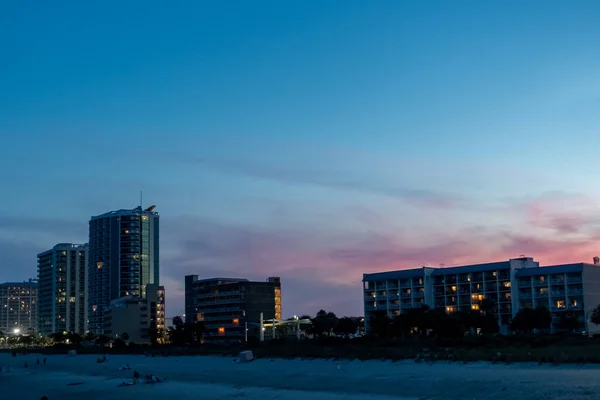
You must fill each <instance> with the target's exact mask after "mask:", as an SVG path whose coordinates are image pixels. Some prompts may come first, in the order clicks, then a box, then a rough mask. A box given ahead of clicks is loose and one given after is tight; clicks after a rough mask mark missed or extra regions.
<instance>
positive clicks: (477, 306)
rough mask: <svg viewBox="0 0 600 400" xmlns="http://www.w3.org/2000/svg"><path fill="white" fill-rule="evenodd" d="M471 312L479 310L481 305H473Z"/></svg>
mask: <svg viewBox="0 0 600 400" xmlns="http://www.w3.org/2000/svg"><path fill="white" fill-rule="evenodd" d="M471 310H479V304H473V305H472V306H471Z"/></svg>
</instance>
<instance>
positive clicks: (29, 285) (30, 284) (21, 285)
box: [0, 281, 38, 287]
mask: <svg viewBox="0 0 600 400" xmlns="http://www.w3.org/2000/svg"><path fill="white" fill-rule="evenodd" d="M37 285H38V283H37V282H31V281H29V282H4V283H0V286H18V287H37Z"/></svg>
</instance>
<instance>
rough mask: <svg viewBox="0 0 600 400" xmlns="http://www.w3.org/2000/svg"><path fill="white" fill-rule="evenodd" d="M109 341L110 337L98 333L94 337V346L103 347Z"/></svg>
mask: <svg viewBox="0 0 600 400" xmlns="http://www.w3.org/2000/svg"><path fill="white" fill-rule="evenodd" d="M108 343H110V338H109V337H108V336H106V335H98V337H97V338H96V346H99V347H104V346H106V345H107V344H108Z"/></svg>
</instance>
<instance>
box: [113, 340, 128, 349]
mask: <svg viewBox="0 0 600 400" xmlns="http://www.w3.org/2000/svg"><path fill="white" fill-rule="evenodd" d="M126 346H127V343H125V341H124V340H123V339H121V338H116V339H115V340H114V341H113V347H115V348H117V349H122V348H124V347H126Z"/></svg>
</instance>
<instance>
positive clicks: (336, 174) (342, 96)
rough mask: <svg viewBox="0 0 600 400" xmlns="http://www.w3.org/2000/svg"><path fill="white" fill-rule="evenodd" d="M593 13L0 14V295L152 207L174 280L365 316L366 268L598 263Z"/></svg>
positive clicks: (331, 9)
mask: <svg viewBox="0 0 600 400" xmlns="http://www.w3.org/2000/svg"><path fill="white" fill-rule="evenodd" d="M599 17H600V3H599V2H597V1H586V0H582V1H578V2H564V1H541V0H538V1H528V2H523V1H511V0H508V1H502V2H494V1H489V2H481V1H475V0H473V1H460V0H455V1H452V2H447V1H442V0H440V1H426V2H415V1H396V0H390V1H376V0H375V1H354V0H344V1H342V0H331V1H318V0H314V1H313V0H308V1H285V2H282V1H260V0H256V1H252V2H247V1H233V0H231V1H197V0H195V1H186V0H182V1H178V2H175V3H169V4H167V3H165V2H162V1H152V0H151V1H135V0H132V1H127V2H116V1H110V0H109V1H93V0H90V1H85V2H82V1H68V0H65V1H62V2H47V1H31V2H27V4H25V3H22V2H3V3H2V4H1V5H0V49H1V52H0V61H1V62H0V138H1V139H2V145H1V146H0V281H12V280H25V279H28V278H30V277H35V275H36V262H37V261H36V255H37V253H38V252H40V251H43V250H46V249H49V248H51V247H52V246H53V245H54V244H56V243H61V242H74V243H83V242H86V241H87V235H88V221H89V218H90V217H91V216H92V215H98V214H102V213H104V212H107V211H109V210H114V209H120V208H133V207H135V206H137V205H138V204H139V194H140V190H143V193H144V198H143V202H144V206H149V205H152V204H155V205H156V206H157V207H156V211H158V212H159V214H160V216H161V244H160V246H161V247H160V250H161V260H160V261H161V283H162V284H164V285H165V286H166V289H167V314H168V316H169V315H170V316H173V315H177V314H180V313H182V312H183V304H184V276H185V275H186V274H198V275H199V276H200V277H206V278H208V277H214V276H225V277H229V276H233V277H246V278H249V279H253V280H254V279H255V280H265V279H266V278H267V277H269V276H280V277H281V279H282V286H283V288H282V292H283V313H284V316H292V315H295V314H296V315H302V314H309V315H314V314H316V312H317V311H319V310H320V309H326V310H328V311H333V312H335V313H336V314H338V315H340V316H342V315H361V314H362V292H361V279H362V274H363V273H368V272H378V271H385V270H391V269H402V268H414V267H420V266H423V265H431V266H438V265H441V264H443V265H445V266H452V265H461V264H466V263H477V262H488V261H501V260H507V259H509V258H511V257H518V256H520V255H527V256H530V257H534V258H535V259H536V260H538V261H540V262H541V263H542V265H549V264H558V263H563V262H581V261H586V262H591V260H592V257H593V256H595V255H600V203H599V201H598V200H599V199H600V186H599V185H598V184H597V182H598V172H599V167H600V158H599V157H598V155H599V154H600V136H599V134H600V129H599V128H600V112H599V111H600V46H598V43H599V42H600V25H599V24H598V18H599Z"/></svg>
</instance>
